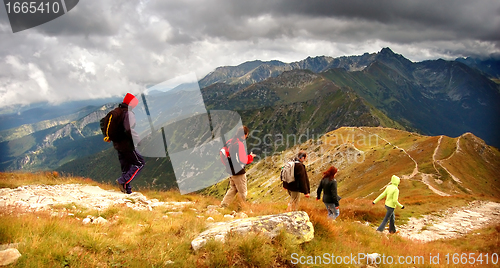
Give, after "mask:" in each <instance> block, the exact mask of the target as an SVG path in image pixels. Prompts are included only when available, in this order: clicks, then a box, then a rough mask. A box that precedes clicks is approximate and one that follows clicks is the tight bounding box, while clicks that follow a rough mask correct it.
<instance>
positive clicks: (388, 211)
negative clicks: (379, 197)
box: [377, 206, 394, 232]
mask: <svg viewBox="0 0 500 268" xmlns="http://www.w3.org/2000/svg"><path fill="white" fill-rule="evenodd" d="M385 209H386V210H387V212H386V213H385V217H384V220H382V223H381V224H380V226H379V227H378V228H377V231H379V232H383V231H384V229H385V226H386V225H387V222H388V221H389V219H390V217H391V215H392V213H394V209H393V208H390V207H388V206H385Z"/></svg>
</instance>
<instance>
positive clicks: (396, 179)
mask: <svg viewBox="0 0 500 268" xmlns="http://www.w3.org/2000/svg"><path fill="white" fill-rule="evenodd" d="M400 181H401V179H400V178H399V177H398V176H396V175H392V177H391V184H392V185H395V186H399V182H400Z"/></svg>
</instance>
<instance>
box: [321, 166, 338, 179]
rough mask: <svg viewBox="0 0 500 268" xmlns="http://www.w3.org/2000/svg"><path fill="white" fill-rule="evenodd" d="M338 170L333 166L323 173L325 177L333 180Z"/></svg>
mask: <svg viewBox="0 0 500 268" xmlns="http://www.w3.org/2000/svg"><path fill="white" fill-rule="evenodd" d="M337 171H338V170H337V168H336V167H334V166H331V167H330V168H329V169H327V170H326V171H325V172H323V177H325V178H329V179H330V180H333V178H334V177H335V175H336V174H337Z"/></svg>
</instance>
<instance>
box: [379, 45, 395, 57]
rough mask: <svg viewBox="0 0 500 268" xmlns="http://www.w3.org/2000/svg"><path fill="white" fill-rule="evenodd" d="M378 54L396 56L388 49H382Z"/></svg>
mask: <svg viewBox="0 0 500 268" xmlns="http://www.w3.org/2000/svg"><path fill="white" fill-rule="evenodd" d="M380 54H392V55H396V53H394V52H393V51H392V50H391V49H390V48H389V47H384V48H382V50H380Z"/></svg>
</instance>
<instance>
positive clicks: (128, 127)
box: [123, 111, 141, 147]
mask: <svg viewBox="0 0 500 268" xmlns="http://www.w3.org/2000/svg"><path fill="white" fill-rule="evenodd" d="M123 126H124V127H125V131H126V132H127V133H130V136H131V137H132V141H133V142H134V147H135V146H137V145H138V144H139V141H141V138H140V137H139V134H137V132H136V131H135V129H134V127H135V114H134V113H133V112H132V111H128V112H127V116H125V119H124V121H123Z"/></svg>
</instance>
